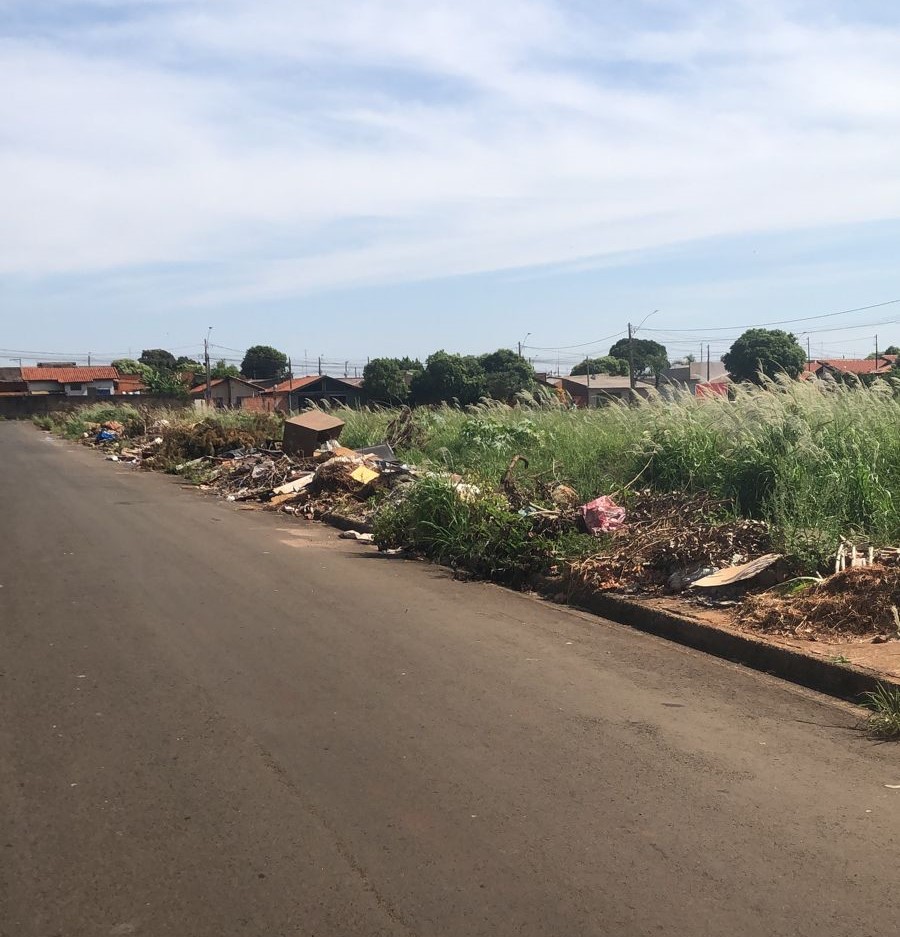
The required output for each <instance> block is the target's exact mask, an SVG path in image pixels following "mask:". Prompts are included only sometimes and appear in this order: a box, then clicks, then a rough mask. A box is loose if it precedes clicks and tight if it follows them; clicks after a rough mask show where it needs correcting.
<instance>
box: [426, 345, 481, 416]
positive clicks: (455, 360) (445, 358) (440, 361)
mask: <svg viewBox="0 0 900 937" xmlns="http://www.w3.org/2000/svg"><path fill="white" fill-rule="evenodd" d="M484 394H485V376H484V371H483V369H482V367H481V365H480V364H479V363H478V359H477V358H475V357H474V356H472V355H451V354H448V353H447V352H446V351H443V350H441V351H436V352H435V353H434V354H433V355H429V356H428V358H427V360H426V361H425V369H424V370H423V371H419V372H418V373H417V374H416V375H415V376H414V377H413V379H412V386H411V387H410V396H411V397H412V399H413V401H414V402H415V403H441V402H442V401H451V400H458V401H459V403H460V404H462V405H463V406H465V405H466V404H470V403H475V402H476V401H477V400H480V399H481V398H482V397H483V396H484Z"/></svg>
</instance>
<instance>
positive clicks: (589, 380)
mask: <svg viewBox="0 0 900 937" xmlns="http://www.w3.org/2000/svg"><path fill="white" fill-rule="evenodd" d="M554 382H558V384H556V386H558V387H560V388H561V389H562V390H563V391H565V392H566V393H567V394H568V395H569V396H570V397H571V398H572V400H573V402H574V403H575V405H576V406H577V407H600V406H603V405H604V404H606V403H609V402H610V401H613V400H620V401H624V402H628V401H631V400H634V399H635V398H636V397H648V396H649V395H650V394H651V393H652V392H653V389H654V388H653V387H652V385H650V384H647V383H644V382H641V381H638V382H637V383H636V385H635V387H632V386H631V381H630V380H629V378H628V377H627V376H625V377H619V376H613V375H610V374H570V375H568V377H558V378H555V379H554Z"/></svg>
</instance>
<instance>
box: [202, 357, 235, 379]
mask: <svg viewBox="0 0 900 937" xmlns="http://www.w3.org/2000/svg"><path fill="white" fill-rule="evenodd" d="M209 376H210V379H211V380H215V379H216V378H219V377H240V376H241V372H240V371H239V370H238V368H237V365H234V364H226V363H225V362H224V361H217V362H216V363H215V366H214V367H212V368H210V370H209Z"/></svg>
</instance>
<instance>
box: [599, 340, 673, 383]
mask: <svg viewBox="0 0 900 937" xmlns="http://www.w3.org/2000/svg"><path fill="white" fill-rule="evenodd" d="M632 352H633V354H634V373H635V374H655V375H659V373H660V371H665V369H666V368H667V367H668V366H669V356H668V353H667V352H666V346H665V345H660V343H659V342H655V341H653V339H652V338H632V339H627V338H620V339H619V340H618V341H617V342H616V343H615V345H613V346H612V348H610V350H609V355H610V357H611V358H621V359H622V360H623V361H624V362H626V368H627V363H628V362H629V361H630V360H631V359H630V357H629V355H630V354H631V353H632ZM625 373H626V374H627V373H628V371H627V370H626V371H625Z"/></svg>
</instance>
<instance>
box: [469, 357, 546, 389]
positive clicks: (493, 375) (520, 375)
mask: <svg viewBox="0 0 900 937" xmlns="http://www.w3.org/2000/svg"><path fill="white" fill-rule="evenodd" d="M478 363H479V365H481V370H482V371H483V372H484V389H485V391H486V392H487V395H488V396H489V397H493V398H494V400H512V399H513V398H514V397H515V396H516V394H518V393H521V392H522V391H523V390H531V388H532V387H533V386H534V368H533V367H532V366H531V362H529V361H526V360H525V359H524V358H522V357H520V356H519V355H517V354H516V353H515V352H514V351H512V350H511V349H509V348H498V349H497V350H496V351H492V352H491V353H490V354H487V355H480V356H479V358H478Z"/></svg>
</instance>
